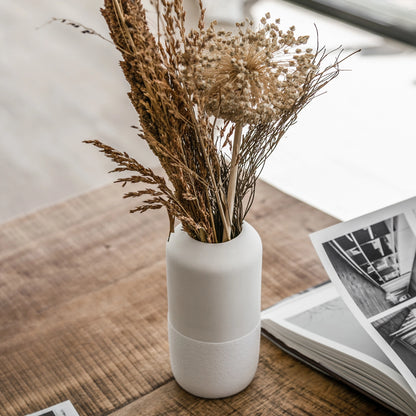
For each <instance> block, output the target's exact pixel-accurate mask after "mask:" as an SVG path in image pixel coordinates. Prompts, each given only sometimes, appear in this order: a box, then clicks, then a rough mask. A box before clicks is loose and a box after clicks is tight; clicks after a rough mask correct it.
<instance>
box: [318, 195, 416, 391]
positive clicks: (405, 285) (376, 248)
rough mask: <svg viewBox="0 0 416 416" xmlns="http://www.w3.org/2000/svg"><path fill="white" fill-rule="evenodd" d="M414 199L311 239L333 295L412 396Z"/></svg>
mask: <svg viewBox="0 0 416 416" xmlns="http://www.w3.org/2000/svg"><path fill="white" fill-rule="evenodd" d="M415 208H416V198H412V199H409V200H405V201H402V202H400V203H398V204H395V205H391V206H388V207H386V208H383V209H381V210H378V211H375V212H373V213H369V214H366V215H364V216H362V217H358V218H355V219H353V220H350V221H346V222H343V223H339V224H336V225H334V226H332V227H329V228H326V229H324V230H321V231H318V232H316V233H314V234H312V235H311V240H312V242H313V244H314V246H315V249H316V251H317V253H318V255H319V257H320V260H321V262H322V264H323V265H324V267H325V270H326V271H327V273H328V275H329V277H330V279H331V280H332V282H333V283H334V284H335V286H336V288H337V291H338V293H339V294H340V296H341V297H342V299H343V300H344V302H345V303H346V305H347V307H348V308H349V309H350V310H351V312H352V313H353V314H354V316H355V317H356V319H357V320H358V322H359V323H360V324H361V326H362V328H364V329H365V330H366V331H367V333H368V334H369V335H370V337H371V338H372V339H373V340H374V341H375V343H376V344H377V345H378V346H379V347H380V348H381V350H382V351H383V352H384V354H386V356H387V357H388V358H389V359H390V360H391V362H392V363H393V364H394V366H395V367H396V368H397V369H398V370H399V372H400V373H401V374H402V375H403V377H404V378H405V379H406V381H407V383H408V384H409V386H410V387H411V388H412V390H413V391H414V392H416V210H415Z"/></svg>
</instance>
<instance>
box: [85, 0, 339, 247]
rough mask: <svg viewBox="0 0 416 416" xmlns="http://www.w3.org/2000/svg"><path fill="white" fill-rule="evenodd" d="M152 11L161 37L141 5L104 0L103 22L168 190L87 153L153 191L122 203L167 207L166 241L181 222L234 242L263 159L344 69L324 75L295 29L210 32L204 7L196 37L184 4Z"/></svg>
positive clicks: (205, 237) (164, 0) (134, 168)
mask: <svg viewBox="0 0 416 416" xmlns="http://www.w3.org/2000/svg"><path fill="white" fill-rule="evenodd" d="M154 6H155V9H156V11H157V16H158V20H157V27H158V34H157V36H156V37H155V36H153V35H152V33H151V32H150V30H149V25H148V21H147V17H146V12H145V10H144V7H143V5H142V3H141V1H140V0H105V7H104V8H103V9H102V14H103V16H104V18H105V20H106V22H107V24H108V27H109V29H110V35H111V38H112V40H113V42H114V45H115V46H116V47H117V49H118V50H119V51H120V53H121V55H122V57H123V60H122V61H121V63H120V65H121V67H122V69H123V72H124V74H125V77H126V79H127V81H128V82H129V84H130V87H131V91H130V93H129V97H130V100H131V102H132V104H133V106H134V108H135V109H136V111H137V114H138V116H139V121H140V129H139V132H138V135H139V136H140V138H142V139H143V140H145V141H146V142H147V143H148V145H149V147H150V148H151V150H152V151H153V152H154V153H155V155H156V156H157V157H158V158H159V160H160V163H161V165H162V167H163V169H164V170H165V172H166V175H167V177H168V182H167V181H165V179H164V178H162V177H161V176H158V175H155V174H154V172H153V171H152V170H151V169H148V168H145V167H144V166H142V165H141V164H140V163H138V162H137V161H136V160H135V159H134V158H132V157H130V156H129V155H128V154H126V153H122V152H119V151H117V150H115V149H113V148H111V147H110V146H107V145H105V144H103V143H101V142H100V141H97V140H89V141H87V143H91V144H93V145H95V146H96V147H98V148H99V149H100V150H101V151H102V152H103V153H104V154H105V155H106V156H107V157H109V158H110V159H111V160H112V161H113V162H114V163H116V164H117V168H116V169H114V171H115V172H128V175H129V176H126V177H122V178H120V179H118V180H117V181H116V182H120V183H122V184H123V186H124V185H125V184H127V183H131V184H141V185H143V184H146V185H148V186H147V187H142V188H140V189H139V190H138V191H135V192H128V193H126V194H125V197H126V198H130V197H135V198H140V202H139V204H138V206H137V207H136V208H135V209H133V210H132V212H136V211H138V212H144V211H147V210H150V209H159V208H162V207H164V208H166V210H167V213H168V216H169V219H170V232H172V231H173V226H174V222H175V219H178V220H179V221H180V222H181V223H182V225H183V228H184V229H185V231H186V232H187V233H188V234H189V235H190V236H191V237H192V238H194V239H198V240H200V241H203V242H208V243H216V242H221V241H228V240H230V239H232V238H234V237H235V236H237V235H238V234H239V233H240V231H241V227H242V223H243V220H244V218H245V216H246V214H247V212H248V210H249V208H250V206H251V204H252V202H253V199H254V193H255V185H256V180H257V178H258V176H259V174H260V171H261V169H262V168H263V166H264V163H265V161H266V159H267V157H268V156H269V155H270V153H271V152H272V151H273V150H274V148H275V147H276V145H277V144H278V142H279V141H280V139H281V138H282V137H283V135H284V133H285V132H286V130H287V129H288V128H289V127H290V126H291V125H292V124H294V123H295V122H296V119H297V115H298V113H299V112H300V110H301V109H302V108H303V107H304V106H305V105H306V104H307V103H309V102H310V100H311V99H312V98H313V97H314V96H316V95H317V93H318V91H319V90H321V89H322V88H323V87H324V86H325V85H326V84H327V83H328V82H330V81H331V80H332V79H333V78H335V77H336V76H337V75H338V73H339V63H340V62H341V61H342V60H341V59H340V58H339V55H337V56H336V57H335V59H334V60H333V61H332V62H331V63H330V64H329V65H327V66H323V63H324V61H325V60H326V58H327V53H326V51H325V50H324V49H319V47H317V50H316V51H315V52H314V53H312V50H311V49H305V47H304V46H303V45H304V44H305V43H306V41H307V37H305V36H299V37H296V36H295V29H294V28H293V27H292V28H290V29H289V30H288V31H286V32H283V31H282V30H281V29H280V28H279V22H278V21H274V22H270V16H269V15H266V17H265V18H264V19H262V22H261V25H260V27H259V28H258V29H255V28H254V25H253V24H252V22H249V21H246V22H244V23H239V24H237V32H236V33H234V34H233V33H226V32H224V31H221V30H218V31H217V30H216V26H215V22H214V23H212V24H211V25H210V26H209V27H205V24H204V10H203V8H202V4H201V3H200V7H201V16H200V20H199V24H198V28H196V29H193V30H191V31H190V32H187V31H186V29H185V12H184V9H183V4H182V0H154ZM344 59H345V58H344ZM243 132H244V133H243ZM227 149H229V150H230V151H231V157H230V156H229V150H227ZM168 183H169V184H168ZM143 197H145V198H143Z"/></svg>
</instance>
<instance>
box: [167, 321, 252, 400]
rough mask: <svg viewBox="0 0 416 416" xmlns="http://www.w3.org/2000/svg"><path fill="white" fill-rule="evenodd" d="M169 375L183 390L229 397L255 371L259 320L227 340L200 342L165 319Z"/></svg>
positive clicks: (249, 381)
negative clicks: (243, 331) (240, 334)
mask: <svg viewBox="0 0 416 416" xmlns="http://www.w3.org/2000/svg"><path fill="white" fill-rule="evenodd" d="M168 329H169V349H170V362H171V366H172V372H173V375H174V377H175V379H176V381H177V382H178V384H179V385H180V386H181V387H182V388H183V389H184V390H186V391H187V392H189V393H191V394H193V395H195V396H198V397H203V398H207V399H219V398H223V397H228V396H232V395H234V394H237V393H239V392H240V391H242V390H244V389H245V388H246V387H247V386H248V385H249V384H250V383H251V381H252V380H253V377H254V375H255V373H256V370H257V365H258V359H259V349H260V323H259V324H258V325H257V326H256V328H255V329H254V330H252V331H251V332H249V333H248V334H246V335H244V336H243V337H241V338H237V339H234V340H231V341H228V342H203V341H198V340H195V339H192V338H189V337H187V336H185V335H183V334H181V333H180V332H178V331H177V330H176V329H175V328H174V327H173V326H172V325H171V323H170V322H169V323H168Z"/></svg>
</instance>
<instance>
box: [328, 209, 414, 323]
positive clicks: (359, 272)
mask: <svg viewBox="0 0 416 416" xmlns="http://www.w3.org/2000/svg"><path fill="white" fill-rule="evenodd" d="M415 220H416V217H415V214H414V211H408V212H406V213H403V214H400V215H396V216H393V217H391V218H388V219H386V220H384V221H379V222H377V223H374V224H371V225H369V226H367V227H363V228H360V229H358V230H355V231H352V232H349V233H347V234H344V235H342V236H340V237H337V238H334V239H333V240H330V241H328V242H326V243H324V244H323V246H324V249H325V252H326V254H327V256H328V258H329V260H330V262H331V263H332V265H333V267H334V269H335V271H336V273H337V275H338V277H339V279H340V280H341V282H342V284H343V285H344V287H345V288H346V289H347V291H348V292H349V294H350V295H351V297H352V298H353V300H354V301H355V303H356V304H357V305H358V306H359V308H360V310H361V311H362V312H363V313H364V315H365V316H366V317H367V318H371V317H374V316H376V315H378V314H380V313H383V312H385V311H387V310H389V309H390V308H392V307H394V306H396V305H398V304H401V303H403V302H406V303H410V302H416V263H415V256H416V230H415V229H414V228H413V227H412V225H413V223H414V222H415Z"/></svg>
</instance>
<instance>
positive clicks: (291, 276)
mask: <svg viewBox="0 0 416 416" xmlns="http://www.w3.org/2000/svg"><path fill="white" fill-rule="evenodd" d="M127 205H128V203H126V202H125V201H124V202H123V201H121V199H120V192H119V190H118V188H117V187H115V186H113V185H111V186H107V187H105V188H102V189H99V190H96V191H93V192H91V193H89V194H86V195H83V196H80V197H77V198H75V199H71V200H68V201H66V202H64V203H61V204H59V205H56V206H54V207H51V208H47V209H45V210H42V211H39V212H37V213H34V214H32V215H30V216H28V217H25V218H21V219H18V220H15V221H12V222H10V223H8V224H5V225H3V226H2V227H1V228H0V414H7V415H8V416H17V415H23V414H25V413H29V412H33V411H36V410H38V409H41V408H44V407H46V406H50V405H52V404H54V403H56V402H59V401H62V400H66V399H69V400H71V401H72V402H73V404H74V405H75V407H76V408H77V409H78V411H79V413H80V415H82V416H84V415H89V416H90V415H105V414H116V415H117V416H119V415H129V414H146V415H147V414H148V415H150V414H155V415H158V414H163V413H168V412H172V413H173V414H186V415H188V414H189V415H190V414H192V415H194V414H201V415H202V414H219V415H225V414H256V412H258V414H290V415H306V414H314V415H327V414H331V415H336V414H339V415H341V414H342V415H354V416H355V415H360V414H363V415H364V414H374V413H377V414H383V415H384V414H389V413H388V412H386V411H384V410H382V409H381V407H380V406H379V405H376V404H375V403H373V402H371V401H368V400H367V399H365V398H363V396H361V395H359V394H357V393H355V392H353V391H352V390H350V389H349V388H347V387H345V386H343V385H341V384H339V383H337V382H334V381H333V380H330V379H329V378H327V377H325V376H322V375H320V374H318V373H317V372H315V371H312V370H310V369H308V368H307V367H306V366H304V365H302V364H300V363H298V362H297V361H295V360H293V359H292V358H291V357H289V356H287V355H286V354H285V353H283V352H281V351H280V350H279V349H278V348H276V347H275V346H273V345H271V344H270V343H269V342H268V341H266V340H262V350H261V361H260V366H259V371H258V373H257V376H256V379H255V381H254V383H253V384H252V386H250V387H249V388H248V389H246V391H245V392H243V393H242V394H240V395H236V396H234V397H232V398H229V399H226V400H223V401H205V400H201V399H197V398H194V397H192V396H190V395H188V394H186V393H184V392H183V391H182V390H181V389H180V388H179V387H177V385H176V383H175V382H174V381H173V378H172V374H171V371H170V366H169V357H168V344H167V331H166V313H167V303H166V284H165V262H164V246H165V241H166V237H167V219H166V218H165V213H163V212H152V213H151V214H149V215H147V214H145V215H137V214H136V215H128V214H127ZM248 220H249V222H250V223H251V224H252V225H253V226H254V227H256V229H257V230H258V231H259V233H260V235H261V237H262V239H263V245H264V258H263V261H264V268H263V269H264V272H263V293H262V306H263V308H265V307H268V306H270V305H272V304H273V303H275V302H276V301H278V300H280V299H282V298H284V297H286V296H289V295H291V294H293V293H296V292H298V291H300V290H303V289H306V288H308V287H310V286H311V285H314V284H317V283H319V282H322V281H323V280H325V279H326V275H325V273H324V272H323V269H322V267H321V266H320V264H319V260H318V259H317V257H316V255H315V253H314V250H313V248H312V245H311V244H310V242H309V239H308V233H310V232H311V231H315V230H317V229H320V228H323V227H325V226H328V225H330V224H333V223H334V222H335V220H334V219H333V218H330V217H328V216H327V215H325V214H323V213H322V212H320V211H318V210H315V209H313V208H311V207H309V206H307V205H305V204H303V203H301V202H300V201H298V200H295V199H293V198H291V197H290V196H288V195H285V194H283V193H281V192H279V191H277V190H275V189H274V188H272V187H270V186H268V185H266V184H264V183H260V184H259V186H258V190H257V200H256V203H255V205H254V206H253V209H252V211H251V213H250V217H249V218H248ZM129 403H131V404H130V405H129V406H126V405H128V404H129ZM118 409H119V410H118Z"/></svg>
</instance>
